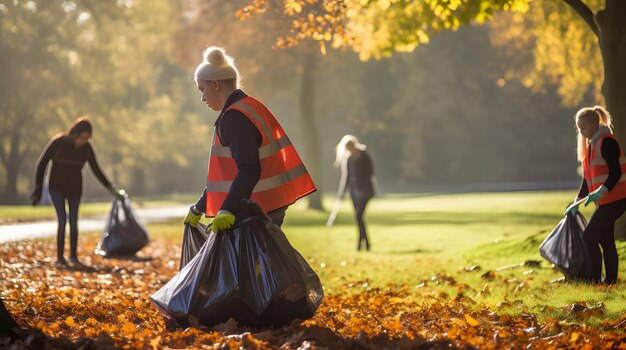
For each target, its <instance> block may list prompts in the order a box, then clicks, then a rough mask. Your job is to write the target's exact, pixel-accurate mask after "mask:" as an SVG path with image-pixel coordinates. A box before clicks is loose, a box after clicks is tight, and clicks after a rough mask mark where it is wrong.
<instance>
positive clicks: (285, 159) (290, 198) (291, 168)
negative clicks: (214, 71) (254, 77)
mask: <svg viewBox="0 0 626 350" xmlns="http://www.w3.org/2000/svg"><path fill="white" fill-rule="evenodd" d="M230 109H235V110H238V111H240V112H241V113H243V114H244V115H245V116H246V117H247V118H248V119H249V120H250V121H251V122H252V124H254V126H255V127H256V128H257V129H258V130H259V132H260V133H261V136H262V139H263V140H262V142H261V146H260V147H259V151H258V156H259V161H260V163H261V176H260V179H259V181H258V182H257V184H256V186H255V187H254V189H253V191H252V195H251V197H250V198H251V199H252V200H254V201H256V202H257V203H259V205H260V206H261V208H263V210H265V211H266V212H269V211H272V210H274V209H278V208H281V207H284V206H287V205H290V204H292V203H293V202H295V201H296V200H298V199H299V198H302V197H304V196H306V195H308V194H310V193H312V192H314V191H315V190H316V188H315V185H314V184H313V181H312V180H311V177H310V175H309V173H308V172H307V170H306V168H305V166H304V164H302V160H301V159H300V156H299V155H298V153H297V152H296V150H295V148H294V146H293V145H292V143H291V141H290V140H289V137H287V135H286V134H285V132H284V130H283V129H282V127H281V126H280V124H279V123H278V121H277V120H276V118H274V116H273V115H272V113H271V112H270V111H269V110H268V109H267V108H266V107H265V106H264V105H263V104H262V103H261V102H259V101H258V100H256V99H254V98H252V97H250V96H248V97H245V98H243V99H241V100H239V101H237V102H235V103H233V104H232V105H231V106H230V107H229V108H228V110H230ZM237 171H238V169H237V164H236V163H235V161H234V159H233V158H232V153H231V150H230V147H228V146H225V145H222V144H221V142H220V140H219V137H217V133H216V132H214V135H213V143H212V146H211V156H210V158H209V169H208V175H207V201H206V203H207V207H206V215H207V216H214V215H216V214H217V211H218V210H219V209H220V207H221V206H222V204H223V202H224V199H225V198H226V196H227V195H228V192H229V191H230V187H231V186H232V183H233V180H234V179H235V176H236V175H237Z"/></svg>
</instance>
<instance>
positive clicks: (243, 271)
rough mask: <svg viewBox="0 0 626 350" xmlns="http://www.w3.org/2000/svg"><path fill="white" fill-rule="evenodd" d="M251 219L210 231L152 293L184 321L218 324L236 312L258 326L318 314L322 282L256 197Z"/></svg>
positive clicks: (163, 308) (239, 318) (162, 307)
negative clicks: (165, 281) (186, 260)
mask: <svg viewBox="0 0 626 350" xmlns="http://www.w3.org/2000/svg"><path fill="white" fill-rule="evenodd" d="M242 204H243V205H244V206H245V207H246V219H243V220H241V221H239V222H237V223H236V224H235V226H234V227H233V228H231V229H229V230H224V231H220V232H219V233H218V234H216V233H214V232H210V233H209V237H208V238H207V240H206V242H205V243H204V245H203V246H202V248H201V249H200V251H199V252H198V254H197V255H196V256H195V257H193V258H192V259H191V260H190V261H189V262H188V263H187V264H186V265H185V266H184V267H183V268H182V269H181V270H180V271H179V272H178V273H177V274H176V275H175V276H174V277H173V278H172V279H171V280H170V281H169V282H168V283H167V284H165V286H163V287H162V288H161V289H160V290H158V291H157V292H156V293H154V294H153V295H152V296H151V297H150V299H151V300H152V302H153V303H154V304H155V305H156V307H157V308H158V309H159V310H160V311H161V312H163V313H164V314H165V315H166V316H167V317H169V318H171V319H173V320H175V321H176V322H177V323H178V324H179V325H180V326H182V327H187V326H195V327H198V326H201V325H203V326H208V327H211V326H214V325H216V324H219V323H223V322H226V321H228V319H230V318H233V319H234V320H235V321H237V322H238V323H239V324H242V325H247V326H255V327H266V326H279V325H284V324H288V323H290V322H292V321H293V320H295V319H307V318H310V317H312V316H313V314H314V313H315V310H317V308H318V307H319V305H320V304H321V302H322V299H323V297H324V292H323V289H322V284H321V282H320V279H319V277H318V276H317V274H316V273H315V272H314V271H313V269H311V267H310V266H309V264H308V263H307V262H306V260H305V259H304V258H303V257H302V255H300V253H298V251H296V250H295V249H294V248H293V247H292V246H291V244H290V243H289V241H288V240H287V237H286V236H285V234H284V233H283V232H282V231H281V229H280V228H279V227H278V226H276V225H274V224H273V223H272V222H271V220H270V219H269V217H268V216H267V214H265V213H264V212H263V211H262V210H261V208H260V207H259V206H258V205H257V204H256V203H254V202H252V201H247V200H246V201H245V202H243V203H242Z"/></svg>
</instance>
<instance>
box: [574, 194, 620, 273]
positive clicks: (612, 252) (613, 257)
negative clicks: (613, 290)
mask: <svg viewBox="0 0 626 350" xmlns="http://www.w3.org/2000/svg"><path fill="white" fill-rule="evenodd" d="M624 211H626V199H621V200H619V201H616V202H612V203H608V204H603V205H599V206H598V207H597V208H596V211H594V212H593V215H592V216H591V220H589V225H587V228H586V229H585V232H584V233H583V239H584V240H585V245H586V246H587V250H588V251H589V255H590V257H591V263H592V271H593V281H594V282H596V283H600V282H601V280H602V260H603V257H604V268H605V270H606V278H605V280H604V281H605V282H606V283H610V284H612V283H616V282H617V267H618V263H619V258H618V256H617V249H616V248H615V232H614V231H615V221H616V220H617V219H619V218H620V216H622V214H624ZM600 247H602V251H600Z"/></svg>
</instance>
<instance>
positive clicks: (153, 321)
mask: <svg viewBox="0 0 626 350" xmlns="http://www.w3.org/2000/svg"><path fill="white" fill-rule="evenodd" d="M95 244H96V237H94V236H91V237H89V236H88V237H86V238H84V239H83V240H82V241H81V242H80V245H79V247H80V248H82V252H80V254H81V256H83V257H84V258H83V262H84V264H85V265H86V267H85V268H81V269H72V268H69V269H66V268H61V269H59V268H57V267H56V266H55V265H54V261H53V260H52V259H50V258H49V257H48V256H49V254H50V252H54V242H53V241H43V242H29V243H12V244H4V245H1V246H0V254H1V256H2V259H0V274H1V275H2V280H1V281H0V284H1V287H2V292H1V295H0V296H1V297H2V299H3V300H4V302H5V304H6V305H7V307H8V308H9V310H10V311H11V312H12V314H13V315H14V317H15V319H16V320H17V321H18V322H19V323H20V324H21V325H22V326H24V327H29V328H33V329H36V330H39V331H40V332H42V333H44V334H45V335H46V336H44V335H40V336H44V337H46V341H45V342H42V341H41V339H39V340H37V338H35V337H34V336H31V337H30V338H26V339H25V340H24V339H22V340H18V341H15V340H14V341H13V343H12V344H10V345H7V342H8V341H9V340H8V339H2V338H0V348H2V347H3V345H7V347H10V348H13V349H21V348H29V346H28V344H27V342H31V343H30V345H31V347H30V348H33V347H32V346H33V344H39V346H41V347H48V348H80V347H81V346H82V348H91V349H106V348H112V347H121V348H129V349H135V348H138V349H164V348H187V347H193V348H216V349H235V348H244V349H270V348H274V349H277V348H281V349H298V348H302V349H338V348H353V349H381V348H393V349H415V348H423V349H431V348H432V349H443V348H446V349H450V348H480V349H499V348H506V349H508V348H517V349H520V348H528V349H557V348H577V349H578V348H580V349H598V348H613V349H626V335H625V334H624V332H623V330H624V328H625V327H626V318H621V319H617V320H615V321H607V322H603V323H602V324H601V325H600V326H599V327H592V326H588V325H585V322H584V320H585V319H586V318H588V317H590V316H593V315H598V314H600V315H601V314H602V313H603V311H602V307H601V306H594V307H591V306H587V305H585V304H584V303H576V304H572V305H569V306H567V307H568V308H570V310H569V311H570V313H571V315H572V318H571V319H570V318H568V321H562V320H556V319H548V320H547V321H540V320H539V318H538V315H535V314H533V313H531V312H529V311H527V310H525V311H521V312H519V313H518V314H515V315H513V314H512V313H510V312H507V313H505V312H500V311H499V310H498V309H493V308H490V307H487V306H486V305H484V304H481V303H479V302H477V301H475V300H472V299H470V298H468V297H465V296H463V288H462V283H460V282H458V285H459V286H460V287H459V288H458V289H459V293H458V294H457V295H448V294H446V293H444V292H436V291H435V292H432V291H431V292H429V293H424V294H422V295H419V294H416V293H415V292H414V289H415V287H413V288H410V287H408V286H387V287H385V288H364V287H366V285H365V284H364V283H363V282H357V281H355V282H352V283H348V284H346V287H345V288H344V289H343V290H339V291H338V292H336V293H334V294H330V295H328V296H327V297H326V298H325V299H324V302H323V304H322V306H321V307H320V308H319V309H318V311H317V313H316V314H315V316H314V317H313V318H312V319H310V320H306V321H304V322H294V323H292V324H291V325H289V326H286V327H280V328H268V329H252V328H244V327H240V326H238V325H237V324H235V323H234V322H228V323H225V324H222V325H218V326H216V327H213V328H200V329H194V328H189V329H177V328H176V327H175V326H174V325H172V324H171V323H170V322H167V321H166V320H165V319H164V318H163V316H162V315H161V314H160V313H159V312H158V311H157V309H156V308H155V307H154V306H153V305H152V304H151V302H150V301H149V296H150V295H151V294H152V293H154V292H155V291H156V290H158V289H159V288H160V287H161V286H163V284H165V283H166V282H167V281H168V280H169V279H170V278H171V277H172V276H173V275H174V274H175V272H176V271H177V270H178V261H179V258H180V255H179V252H180V246H179V245H177V244H172V242H170V241H167V240H157V241H155V242H152V243H151V244H150V245H149V246H148V247H147V248H146V249H144V250H143V251H142V253H141V254H142V256H143V258H137V259H133V260H118V259H104V258H100V257H98V256H93V255H91V254H89V252H91V251H93V248H94V247H95ZM434 278H435V280H439V281H443V282H442V283H452V282H454V283H457V282H456V281H454V280H453V279H451V277H447V276H435V277H434ZM450 281H452V282H450ZM412 289H413V290H412ZM572 320H574V321H573V322H572ZM37 341H38V342H39V343H37ZM33 342H35V343H33ZM35 347H37V346H35Z"/></svg>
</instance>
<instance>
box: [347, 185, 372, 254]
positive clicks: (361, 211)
mask: <svg viewBox="0 0 626 350" xmlns="http://www.w3.org/2000/svg"><path fill="white" fill-rule="evenodd" d="M350 197H351V198H352V204H354V214H355V216H356V222H357V225H358V226H359V243H358V244H357V248H356V249H357V250H361V245H363V246H364V248H365V249H366V250H370V241H369V239H368V238H367V230H366V229H365V220H364V218H363V217H364V215H365V207H366V206H367V203H368V202H369V200H370V199H372V196H350Z"/></svg>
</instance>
